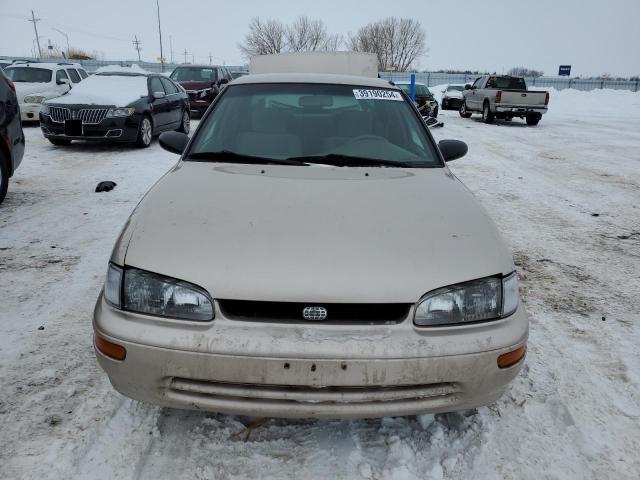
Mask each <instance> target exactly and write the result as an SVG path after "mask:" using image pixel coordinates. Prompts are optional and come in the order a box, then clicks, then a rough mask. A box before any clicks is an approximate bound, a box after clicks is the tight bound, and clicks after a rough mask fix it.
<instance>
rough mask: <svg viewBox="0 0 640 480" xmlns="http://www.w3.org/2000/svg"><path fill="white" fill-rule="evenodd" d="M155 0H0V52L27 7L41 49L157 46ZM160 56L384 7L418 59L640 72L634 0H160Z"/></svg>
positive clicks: (473, 65) (199, 51)
mask: <svg viewBox="0 0 640 480" xmlns="http://www.w3.org/2000/svg"><path fill="white" fill-rule="evenodd" d="M155 4H156V2H155V0H109V1H107V2H95V1H87V0H57V1H50V0H21V1H15V0H0V55H5V56H11V55H13V56H26V55H30V54H31V52H32V51H33V47H34V38H35V35H34V32H33V25H32V24H31V23H29V22H27V18H28V17H30V15H31V9H33V10H34V11H35V14H36V17H39V18H41V21H40V22H38V30H39V34H40V37H41V44H42V48H43V49H44V48H45V46H46V44H47V43H48V41H49V40H51V42H53V43H54V44H57V45H58V46H60V47H61V48H63V49H65V48H66V40H65V38H64V36H63V35H62V34H60V33H59V32H57V31H56V30H54V28H58V29H59V30H62V31H64V32H65V33H66V34H67V35H68V36H69V42H70V44H71V46H72V47H79V48H82V49H84V50H88V51H98V52H100V53H101V54H102V55H103V56H104V58H105V59H107V60H120V59H133V58H136V57H137V54H136V51H135V49H134V46H133V43H132V40H133V38H134V35H137V36H138V38H139V39H140V40H141V41H142V58H143V60H156V59H157V57H159V55H160V47H159V40H158V29H157V22H156V10H155ZM160 13H161V20H162V33H163V44H164V51H165V57H167V58H169V57H170V56H171V52H170V37H171V40H172V43H173V52H174V59H175V60H176V62H181V61H184V50H185V49H186V50H187V51H188V53H189V55H188V56H187V59H188V61H191V55H195V61H196V62H199V63H209V57H208V56H209V54H211V55H213V62H214V63H216V62H217V63H226V64H227V65H241V64H243V63H245V61H244V59H243V58H242V56H241V55H240V52H239V50H238V47H237V45H238V42H240V41H242V39H243V37H244V34H245V33H246V29H247V25H248V23H249V21H250V19H251V18H252V17H254V16H259V17H262V18H268V17H272V18H278V19H280V20H282V21H284V22H288V21H291V20H293V19H294V18H295V17H297V16H299V15H308V16H310V17H313V18H320V19H322V20H324V22H325V23H326V25H327V27H328V29H329V31H330V32H335V33H342V34H345V35H346V34H348V33H349V32H355V31H356V30H357V29H358V27H360V26H362V25H364V24H366V23H368V22H371V21H375V20H377V19H380V18H383V17H386V16H392V15H393V16H411V17H413V18H415V19H417V20H419V21H420V22H421V23H422V25H423V27H424V29H425V31H426V34H427V46H428V48H429V51H428V53H427V55H425V56H424V57H423V58H421V59H420V61H419V63H418V65H417V66H418V67H419V68H420V69H430V70H438V69H446V68H456V69H471V70H476V69H478V70H489V71H497V72H502V71H503V70H505V71H506V70H508V69H509V68H510V67H514V66H525V67H528V68H534V69H539V70H543V71H544V72H545V73H547V74H551V75H554V74H557V71H558V65H560V64H570V65H572V66H573V70H572V74H574V75H597V74H601V73H604V72H608V73H610V74H613V75H621V76H629V75H638V74H640V52H639V51H638V48H639V46H640V28H639V27H638V24H639V22H640V0H598V1H596V0H535V1H526V2H525V1H520V0H511V1H507V0H492V1H489V2H479V1H477V0H474V1H471V0H457V1H446V0H440V1H437V2H434V1H430V0H417V1H414V2H410V1H404V2H392V1H389V0H369V1H362V0H360V1H355V0H317V1H313V2H310V1H305V0H268V1H266V0H224V1H220V0H219V1H205V0H181V1H176V0H160Z"/></svg>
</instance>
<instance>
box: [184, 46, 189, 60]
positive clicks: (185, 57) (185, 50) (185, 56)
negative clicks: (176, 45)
mask: <svg viewBox="0 0 640 480" xmlns="http://www.w3.org/2000/svg"><path fill="white" fill-rule="evenodd" d="M187 55H189V54H188V52H187V49H186V48H185V49H184V63H187Z"/></svg>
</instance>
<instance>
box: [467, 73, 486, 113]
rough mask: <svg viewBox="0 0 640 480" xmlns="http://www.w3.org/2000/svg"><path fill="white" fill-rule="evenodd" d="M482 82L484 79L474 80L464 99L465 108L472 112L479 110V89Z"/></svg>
mask: <svg viewBox="0 0 640 480" xmlns="http://www.w3.org/2000/svg"><path fill="white" fill-rule="evenodd" d="M483 82H484V77H478V78H476V81H475V82H473V85H471V90H469V92H468V94H467V95H466V97H465V99H466V101H467V108H471V109H473V110H478V109H480V103H481V99H480V97H481V93H480V87H481V86H482V83H483Z"/></svg>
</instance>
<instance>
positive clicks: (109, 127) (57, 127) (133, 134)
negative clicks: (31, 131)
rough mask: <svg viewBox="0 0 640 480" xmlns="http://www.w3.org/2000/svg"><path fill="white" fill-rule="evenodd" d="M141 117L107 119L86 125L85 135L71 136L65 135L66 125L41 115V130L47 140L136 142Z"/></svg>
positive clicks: (84, 128)
mask: <svg viewBox="0 0 640 480" xmlns="http://www.w3.org/2000/svg"><path fill="white" fill-rule="evenodd" d="M138 122H139V117H138V116H137V115H133V116H131V117H115V118H105V119H104V120H102V122H100V123H98V124H84V125H83V134H82V135H77V136H69V135H66V134H65V130H64V123H62V122H54V121H52V120H51V117H49V116H47V115H42V114H40V128H41V129H42V134H43V135H44V136H45V137H46V138H59V139H65V140H100V141H111V142H134V141H135V140H136V138H137V136H138Z"/></svg>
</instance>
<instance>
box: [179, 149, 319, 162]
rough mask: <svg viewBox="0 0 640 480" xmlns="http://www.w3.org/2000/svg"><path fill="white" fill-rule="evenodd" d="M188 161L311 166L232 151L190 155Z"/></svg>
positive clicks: (292, 160)
mask: <svg viewBox="0 0 640 480" xmlns="http://www.w3.org/2000/svg"><path fill="white" fill-rule="evenodd" d="M186 160H194V161H200V162H223V163H248V164H252V165H299V166H306V165H309V164H308V163H305V162H303V161H302V160H298V159H290V158H285V159H280V158H270V157H257V156H254V155H245V154H243V153H236V152H232V151H231V150H220V151H217V152H196V153H192V154H191V155H189V156H188V157H187V158H186Z"/></svg>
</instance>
